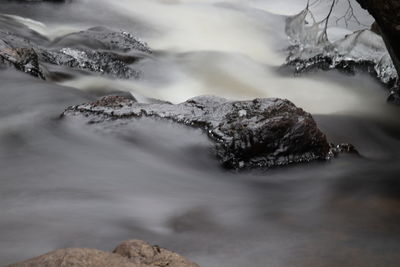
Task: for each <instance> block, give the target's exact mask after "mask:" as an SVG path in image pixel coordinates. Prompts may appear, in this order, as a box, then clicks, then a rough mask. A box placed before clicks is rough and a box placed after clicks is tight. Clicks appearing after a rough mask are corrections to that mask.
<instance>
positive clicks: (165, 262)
mask: <svg viewBox="0 0 400 267" xmlns="http://www.w3.org/2000/svg"><path fill="white" fill-rule="evenodd" d="M8 267H199V266H198V265H197V264H195V263H192V262H191V261H189V260H187V259H186V258H184V257H183V256H181V255H179V254H177V253H174V252H171V251H169V250H166V249H163V248H160V247H158V246H151V245H150V244H148V243H147V242H145V241H141V240H130V241H126V242H123V243H122V244H120V245H119V246H118V247H117V248H116V249H115V250H114V253H110V252H105V251H101V250H97V249H88V248H69V249H60V250H56V251H53V252H50V253H47V254H45V255H42V256H39V257H37V258H34V259H30V260H27V261H24V262H20V263H16V264H12V265H9V266H8Z"/></svg>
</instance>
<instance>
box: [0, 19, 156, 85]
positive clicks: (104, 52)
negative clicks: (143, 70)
mask: <svg viewBox="0 0 400 267" xmlns="http://www.w3.org/2000/svg"><path fill="white" fill-rule="evenodd" d="M150 53H151V50H150V48H149V47H148V46H147V45H146V44H145V43H143V42H141V41H139V40H137V39H136V38H135V37H134V36H133V35H132V34H130V33H127V32H123V31H112V30H110V29H107V28H104V27H96V28H91V29H88V30H85V31H80V32H77V33H72V34H68V35H66V36H63V37H60V38H58V39H56V40H55V41H53V42H49V41H48V40H47V39H46V38H45V37H43V36H41V35H40V34H38V33H36V32H34V31H33V30H31V29H29V28H27V27H26V26H25V25H23V24H21V23H19V22H18V21H16V20H15V19H13V18H12V17H9V16H0V64H1V65H2V66H3V67H8V66H12V67H15V68H16V69H18V70H21V71H23V72H26V73H28V74H31V75H33V76H35V77H39V78H42V79H45V78H46V77H52V76H51V66H54V65H55V66H61V67H63V68H65V70H68V69H73V70H79V71H86V72H90V73H96V74H100V75H107V76H111V77H116V78H122V79H130V78H137V77H138V76H139V72H138V71H137V70H135V68H134V67H133V65H132V64H133V63H135V62H136V61H138V60H140V59H141V58H142V57H144V56H145V55H148V54H150ZM57 71H59V70H57Z"/></svg>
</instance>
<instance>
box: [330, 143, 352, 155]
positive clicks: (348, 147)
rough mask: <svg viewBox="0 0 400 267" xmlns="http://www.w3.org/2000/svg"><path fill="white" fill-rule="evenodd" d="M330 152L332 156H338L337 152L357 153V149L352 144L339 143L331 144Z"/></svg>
mask: <svg viewBox="0 0 400 267" xmlns="http://www.w3.org/2000/svg"><path fill="white" fill-rule="evenodd" d="M331 153H332V154H333V156H335V157H336V156H338V155H339V154H343V153H346V154H353V155H359V153H358V151H357V149H356V148H355V146H353V145H352V144H347V143H342V144H339V145H335V144H331Z"/></svg>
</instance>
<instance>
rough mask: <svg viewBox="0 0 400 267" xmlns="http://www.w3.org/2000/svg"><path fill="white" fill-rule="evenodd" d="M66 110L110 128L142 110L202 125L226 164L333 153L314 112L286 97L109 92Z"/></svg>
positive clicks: (271, 162) (321, 156) (233, 165)
mask: <svg viewBox="0 0 400 267" xmlns="http://www.w3.org/2000/svg"><path fill="white" fill-rule="evenodd" d="M63 115H64V116H66V117H70V118H79V119H82V120H84V121H86V122H87V123H91V124H93V123H96V124H101V126H104V127H107V128H110V125H111V127H115V128H118V127H122V128H121V129H120V130H121V131H123V126H118V125H121V124H117V125H116V126H113V125H112V124H113V122H114V121H115V120H120V121H125V122H132V123H134V122H135V118H138V117H144V116H146V117H158V118H165V119H169V120H172V121H175V122H178V123H183V124H187V125H190V126H194V127H199V128H202V129H204V130H205V131H206V132H207V134H208V136H209V137H210V138H211V139H212V140H213V141H214V143H215V148H216V149H215V150H216V154H217V157H218V159H219V160H220V161H221V163H222V164H223V166H225V167H227V168H233V169H240V168H253V167H274V166H280V165H287V164H291V163H300V162H309V161H312V160H325V159H326V158H328V157H329V156H330V146H329V144H328V142H327V140H326V137H325V135H324V134H323V133H322V132H321V131H320V130H319V129H318V127H317V125H316V123H315V121H314V120H313V118H312V116H311V115H310V114H309V113H307V112H305V111H303V110H302V109H300V108H297V107H296V106H295V105H294V104H292V103H291V102H290V101H288V100H283V99H254V100H252V101H228V100H226V99H223V98H219V97H213V96H200V97H195V98H193V99H190V100H188V101H186V102H184V103H181V104H177V105H173V104H171V103H166V102H159V103H152V104H144V103H138V102H136V101H135V100H133V99H128V98H125V97H118V96H111V97H105V98H103V99H101V100H99V101H96V102H93V103H88V104H83V105H78V106H73V107H70V108H68V109H67V110H66V111H65V112H64V114H63ZM116 130H118V129H116Z"/></svg>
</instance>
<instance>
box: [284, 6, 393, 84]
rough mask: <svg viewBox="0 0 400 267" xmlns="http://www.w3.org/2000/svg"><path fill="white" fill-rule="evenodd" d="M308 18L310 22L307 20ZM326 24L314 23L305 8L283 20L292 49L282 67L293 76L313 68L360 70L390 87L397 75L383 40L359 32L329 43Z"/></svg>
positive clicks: (369, 32)
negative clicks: (292, 68)
mask: <svg viewBox="0 0 400 267" xmlns="http://www.w3.org/2000/svg"><path fill="white" fill-rule="evenodd" d="M309 17H311V20H312V23H309V22H308V20H310V19H308V20H307V18H309ZM326 30H327V29H326V28H325V22H324V21H322V22H315V21H314V19H313V17H312V15H310V11H309V10H308V9H305V10H303V11H302V12H300V13H299V14H297V15H295V16H292V17H288V18H287V19H286V29H285V31H286V34H287V36H288V38H289V41H290V44H291V46H290V47H289V56H288V57H287V60H286V63H285V66H292V67H294V70H295V72H296V73H302V72H307V71H310V70H313V69H323V70H330V69H339V70H343V71H345V72H348V73H354V71H355V70H356V69H362V70H366V71H368V72H370V73H371V74H373V75H375V76H376V77H377V78H378V79H379V80H380V81H381V82H382V83H384V84H387V85H389V86H390V85H391V84H392V83H394V81H395V80H396V79H397V72H396V69H395V67H394V65H393V62H392V60H391V58H390V56H389V52H388V50H387V48H386V45H385V42H384V40H383V38H382V37H381V36H380V35H378V34H376V33H374V32H372V31H370V30H360V31H356V32H354V33H351V34H348V35H346V36H344V37H343V38H342V39H339V40H337V41H335V42H330V41H329V39H328V35H327V31H326Z"/></svg>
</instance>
